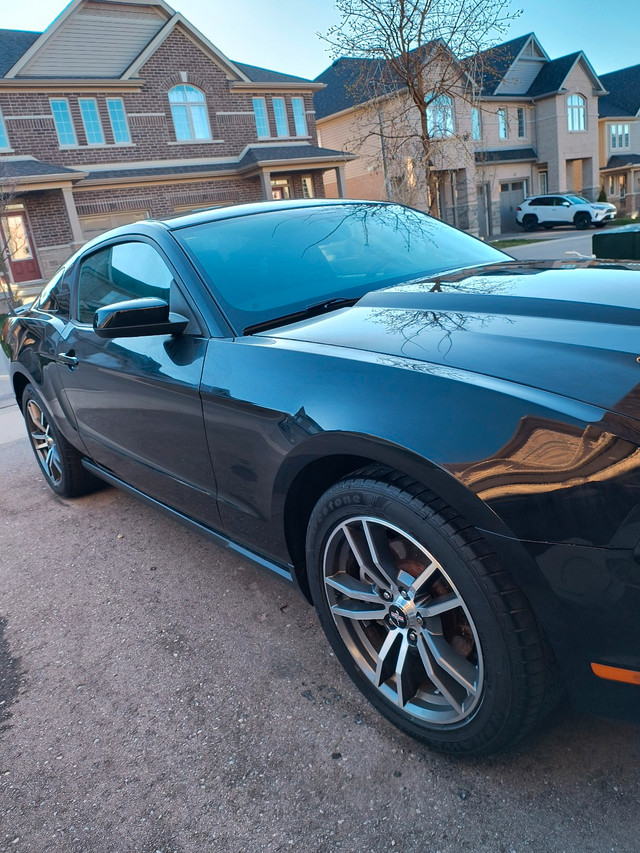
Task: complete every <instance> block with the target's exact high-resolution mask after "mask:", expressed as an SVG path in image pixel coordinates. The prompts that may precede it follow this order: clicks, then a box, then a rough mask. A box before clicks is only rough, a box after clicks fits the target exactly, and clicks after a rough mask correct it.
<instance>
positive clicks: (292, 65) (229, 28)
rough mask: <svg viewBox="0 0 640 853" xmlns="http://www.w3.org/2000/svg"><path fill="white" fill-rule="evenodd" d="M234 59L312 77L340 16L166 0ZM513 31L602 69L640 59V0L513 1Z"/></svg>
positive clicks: (321, 2)
mask: <svg viewBox="0 0 640 853" xmlns="http://www.w3.org/2000/svg"><path fill="white" fill-rule="evenodd" d="M168 2H169V5H171V6H172V7H173V8H174V9H175V10H176V11H178V12H182V14H183V15H185V17H187V18H189V20H190V21H191V22H192V23H193V24H195V26H196V27H198V29H200V30H201V31H202V32H203V33H204V34H205V35H206V36H207V37H208V38H209V39H210V40H211V41H212V42H213V43H214V44H215V45H216V46H217V47H218V48H219V49H220V50H221V51H222V52H223V53H225V54H226V55H227V56H229V57H230V58H231V59H236V60H238V61H240V62H248V63H250V64H252V65H261V66H263V67H266V68H271V69H273V70H275V71H284V72H288V73H289V74H297V75H299V76H301V77H310V78H313V77H316V76H317V75H318V74H319V73H320V72H321V71H323V70H324V69H325V68H326V67H327V66H328V65H330V63H331V57H330V55H329V53H328V51H327V45H326V44H325V43H323V42H322V41H321V40H320V39H319V38H317V36H316V33H317V32H326V31H327V29H328V28H329V27H330V26H331V24H333V23H335V22H336V21H337V15H336V12H335V8H334V4H333V0H168ZM0 3H1V4H2V12H1V14H0V27H3V28H6V29H26V30H42V29H44V28H45V27H46V26H47V24H49V23H50V22H51V20H52V19H53V18H54V17H55V16H56V14H58V12H60V11H61V10H62V8H63V7H64V5H65V3H64V0H60V2H58V0H20V2H10V0H0ZM512 8H513V9H514V10H515V9H522V10H523V13H522V15H521V16H520V17H519V18H518V19H517V20H516V21H514V22H513V23H512V25H511V29H510V34H509V37H510V38H515V37H516V36H519V35H522V34H523V33H527V32H531V31H533V32H535V33H536V34H537V36H538V38H539V39H540V41H541V43H542V46H543V47H544V48H545V50H546V51H547V53H548V54H549V56H550V57H551V58H552V59H553V58H555V57H557V56H564V55H565V54H567V53H574V52H575V51H577V50H583V51H584V52H585V53H586V55H587V57H588V58H589V60H590V62H591V64H592V65H593V66H594V68H595V70H596V71H597V72H599V73H601V74H604V73H605V72H607V71H615V70H616V69H618V68H626V67H627V66H629V65H637V64H639V63H640V0H615V2H606V0H520V2H518V0H512Z"/></svg>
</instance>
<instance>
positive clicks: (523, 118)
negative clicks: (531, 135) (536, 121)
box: [516, 107, 527, 139]
mask: <svg viewBox="0 0 640 853" xmlns="http://www.w3.org/2000/svg"><path fill="white" fill-rule="evenodd" d="M516 115H517V117H518V139H526V138H527V114H526V112H525V109H524V107H518V109H517V113H516Z"/></svg>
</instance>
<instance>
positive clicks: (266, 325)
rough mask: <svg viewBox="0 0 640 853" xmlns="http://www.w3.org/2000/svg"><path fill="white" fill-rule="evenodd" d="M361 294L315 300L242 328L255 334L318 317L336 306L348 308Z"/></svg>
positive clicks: (244, 332) (250, 333)
mask: <svg viewBox="0 0 640 853" xmlns="http://www.w3.org/2000/svg"><path fill="white" fill-rule="evenodd" d="M361 298H362V297H361V296H356V297H353V298H351V299H346V298H345V297H343V296H338V297H336V298H334V299H324V300H323V301H322V302H315V303H314V304H313V305H307V306H306V307H305V308H301V309H300V310H298V311H294V312H293V313H292V314H284V315H283V316H282V317H274V318H273V319H271V320H262V322H260V323H254V324H253V325H252V326H247V327H246V329H244V331H243V334H244V335H255V334H256V332H264V331H266V330H267V329H274V328H277V327H278V326H286V325H288V324H289V323H297V322H298V321H299V320H308V319H309V318H310V317H318V316H320V314H326V313H327V312H329V311H335V310H336V309H338V308H348V307H350V306H351V305H355V304H356V302H359V301H360V299H361Z"/></svg>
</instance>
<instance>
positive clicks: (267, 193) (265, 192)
mask: <svg viewBox="0 0 640 853" xmlns="http://www.w3.org/2000/svg"><path fill="white" fill-rule="evenodd" d="M260 183H261V184H262V197H263V199H264V200H265V201H273V193H272V192H271V172H270V171H269V170H268V169H263V170H262V171H261V172H260Z"/></svg>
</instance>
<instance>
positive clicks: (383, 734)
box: [0, 434, 640, 853]
mask: <svg viewBox="0 0 640 853" xmlns="http://www.w3.org/2000/svg"><path fill="white" fill-rule="evenodd" d="M0 438H2V436H0ZM5 440H6V434H5ZM0 470H1V471H2V476H3V479H2V488H1V490H0V703H1V704H0V851H2V853H8V851H12V853H13V851H24V853H45V851H46V853H57V851H64V853H68V851H72V852H73V851H80V853H85V852H86V853H106V852H107V851H108V853H112V852H113V853H128V851H142V853H157V851H161V853H172V851H179V853H196V851H197V853H208V851H215V853H253V852H254V851H288V850H298V851H304V853H314V852H315V851H329V850H344V851H363V853H365V851H375V853H378V852H379V851H391V850H401V851H407V852H408V853H414V851H415V853H418V851H419V853H460V852H461V851H469V853H484V851H486V853H512V851H515V853H521V851H536V853H544V851H550V852H551V851H552V853H562V851H566V853H574V851H575V853H591V852H592V853H604V851H615V853H623V851H624V853H636V851H637V850H638V847H639V841H638V837H639V835H638V815H639V814H640V770H639V767H640V737H639V734H640V731H639V729H638V728H635V727H631V726H628V725H621V724H614V723H608V722H603V721H600V720H596V719H592V718H589V717H585V716H577V715H575V714H574V713H572V712H571V711H570V710H569V709H567V708H566V707H563V708H561V709H560V711H559V712H557V713H556V714H555V715H554V717H553V718H552V719H550V720H549V721H547V723H546V724H545V725H544V726H543V728H542V729H541V730H540V731H539V732H538V733H537V735H536V736H535V737H532V738H529V739H528V740H527V741H526V742H524V743H522V744H521V745H520V746H519V747H518V748H517V749H516V750H515V751H513V752H511V753H509V754H507V755H503V756H500V757H497V758H493V759H491V760H488V759H487V760H471V761H469V760H468V761H460V760H451V759H448V758H445V757H442V756H439V755H437V754H434V753H431V752H429V751H428V750H427V749H425V748H423V747H421V746H420V745H418V744H417V743H415V742H414V741H412V740H410V739H409V738H408V737H405V736H404V735H402V734H400V733H399V732H397V731H396V730H395V729H394V728H393V727H391V726H390V725H389V724H387V723H386V722H385V721H384V720H383V719H382V718H381V717H380V716H379V715H378V714H377V713H376V712H375V711H374V710H373V709H372V708H370V707H369V706H368V705H367V703H366V702H365V701H364V699H362V698H361V697H360V695H359V694H358V692H357V691H356V690H355V688H354V687H353V686H352V685H351V682H350V681H349V680H348V679H347V678H346V676H345V675H344V674H343V672H342V670H341V668H340V666H339V665H338V664H337V662H336V660H335V658H334V657H333V656H332V655H331V653H330V652H329V649H328V646H327V644H326V642H325V640H324V638H323V635H322V634H321V632H320V630H319V628H318V626H317V624H316V619H315V615H314V612H313V610H312V609H311V608H310V607H309V606H308V605H307V604H306V603H305V602H304V601H302V600H301V599H300V598H299V597H298V596H297V595H296V594H295V593H294V592H293V591H292V590H291V589H290V588H289V587H287V586H286V585H285V584H284V583H283V582H282V581H280V580H279V579H277V578H276V577H273V576H271V575H268V574H265V573H263V572H261V571H260V570H259V569H257V568H254V567H253V566H252V565H251V564H249V563H246V562H243V561H242V560H241V559H240V558H239V557H237V556H234V555H232V554H230V553H229V552H228V551H225V550H223V549H220V548H217V547H215V546H213V545H211V544H210V543H208V542H206V541H204V540H202V539H199V538H195V537H194V536H193V535H192V534H191V533H189V532H187V531H186V530H185V529H184V528H182V527H180V526H179V525H177V524H175V523H173V522H171V521H168V520H167V519H166V518H164V517H163V516H160V515H159V514H157V513H155V512H154V511H153V510H152V509H150V508H148V507H146V506H144V505H142V504H139V503H137V502H136V501H135V500H134V499H132V498H130V497H128V496H126V495H123V494H121V493H119V492H117V491H116V490H114V489H105V490H104V491H101V492H98V493H96V494H94V495H91V496H88V497H85V498H82V499H80V500H76V501H64V500H60V499H58V498H57V497H55V496H54V495H53V494H52V493H51V492H50V491H49V489H48V488H47V486H46V485H45V484H44V482H43V480H42V479H41V476H40V474H39V472H38V470H37V467H36V463H35V461H34V459H33V458H32V455H31V452H30V448H29V447H28V445H27V442H26V440H25V439H20V440H18V441H9V442H8V443H5V444H2V445H0Z"/></svg>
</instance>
